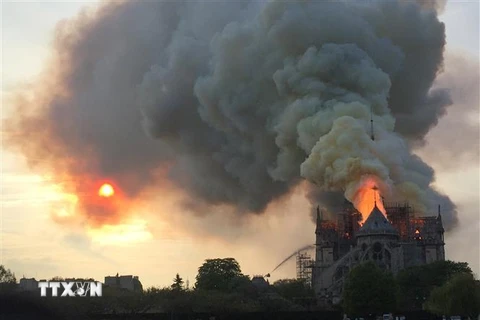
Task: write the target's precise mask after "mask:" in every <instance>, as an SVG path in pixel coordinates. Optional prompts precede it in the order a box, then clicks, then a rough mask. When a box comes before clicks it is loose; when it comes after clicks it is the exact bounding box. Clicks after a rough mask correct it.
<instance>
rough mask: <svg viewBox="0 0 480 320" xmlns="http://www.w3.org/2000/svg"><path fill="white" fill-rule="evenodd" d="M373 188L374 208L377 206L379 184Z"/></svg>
mask: <svg viewBox="0 0 480 320" xmlns="http://www.w3.org/2000/svg"><path fill="white" fill-rule="evenodd" d="M372 190H373V191H374V192H373V203H374V204H375V205H374V208H376V207H377V190H378V188H377V186H376V185H375V186H373V188H372Z"/></svg>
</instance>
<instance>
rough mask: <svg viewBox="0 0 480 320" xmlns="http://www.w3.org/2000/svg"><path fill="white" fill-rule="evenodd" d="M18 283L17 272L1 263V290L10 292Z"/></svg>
mask: <svg viewBox="0 0 480 320" xmlns="http://www.w3.org/2000/svg"><path fill="white" fill-rule="evenodd" d="M16 285H17V279H16V278H15V274H14V273H13V272H12V271H10V269H7V268H5V267H4V266H3V265H0V291H1V292H9V291H13V290H14V289H15V287H16Z"/></svg>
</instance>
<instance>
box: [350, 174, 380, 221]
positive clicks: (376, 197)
mask: <svg viewBox="0 0 480 320" xmlns="http://www.w3.org/2000/svg"><path fill="white" fill-rule="evenodd" d="M353 204H354V205H355V208H356V209H357V210H358V211H359V212H360V213H361V214H362V217H363V221H365V220H367V218H368V216H369V215H370V212H372V210H373V208H374V207H375V204H376V205H377V208H378V209H379V210H380V211H381V212H382V213H383V214H384V215H385V216H387V212H386V210H385V208H384V206H383V202H382V197H381V194H380V190H379V189H378V188H377V183H376V181H375V179H373V178H367V179H365V180H364V181H362V184H361V185H360V188H358V191H357V192H356V193H355V196H354V200H353Z"/></svg>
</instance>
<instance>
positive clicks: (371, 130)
mask: <svg viewBox="0 0 480 320" xmlns="http://www.w3.org/2000/svg"><path fill="white" fill-rule="evenodd" d="M370 138H371V139H372V141H375V134H374V132H373V110H372V106H370Z"/></svg>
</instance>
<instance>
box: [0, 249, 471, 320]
mask: <svg viewBox="0 0 480 320" xmlns="http://www.w3.org/2000/svg"><path fill="white" fill-rule="evenodd" d="M55 279H58V278H54V280H55ZM252 280H253V281H252ZM15 284H16V279H15V275H14V274H13V273H12V272H11V271H10V270H8V269H6V268H5V267H3V266H0V293H1V292H4V293H5V292H13V291H14V290H15V289H14V288H15ZM22 294H23V295H24V296H25V295H28V293H22ZM342 295H343V296H342V298H343V299H342V303H341V304H340V305H338V306H332V307H333V308H334V309H336V310H338V311H342V312H346V313H347V314H349V315H352V316H353V315H358V316H365V315H368V314H381V313H384V312H408V311H417V310H427V311H430V312H432V313H434V314H437V315H463V316H471V317H476V316H477V315H478V314H479V312H480V283H479V281H478V280H476V279H475V277H474V275H473V272H472V270H471V269H470V267H469V266H468V264H467V263H460V262H452V261H439V262H435V263H432V264H428V265H424V266H418V267H412V268H408V269H404V270H402V271H400V272H399V273H398V274H397V275H396V276H394V275H393V274H391V273H389V272H387V271H384V270H381V269H379V268H378V267H377V266H376V265H375V264H373V263H367V264H361V265H359V266H357V267H355V268H353V269H352V270H351V272H350V273H349V275H348V276H347V278H346V280H345V285H344V288H343V292H342ZM30 299H31V301H34V302H35V303H37V304H38V303H41V304H43V305H46V306H47V307H48V308H50V309H51V310H56V311H58V312H59V313H60V314H65V315H68V317H69V318H72V317H71V316H72V315H77V316H79V317H83V318H86V316H88V314H102V313H103V314H112V313H121V314H125V313H127V314H139V313H202V312H210V313H236V312H270V311H275V312H279V311H306V310H318V309H319V308H321V307H319V306H318V304H317V299H316V297H315V293H314V291H313V289H312V288H311V287H310V286H309V285H308V284H307V283H306V282H305V281H303V280H300V279H282V280H278V281H276V282H274V283H273V285H270V284H269V283H268V281H265V279H264V278H262V277H259V278H256V279H251V278H250V277H249V276H247V275H245V274H243V273H242V271H241V268H240V265H239V264H238V262H237V261H236V260H235V259H234V258H223V259H220V258H219V259H207V260H206V261H205V262H204V263H203V264H202V265H201V266H200V267H199V268H198V274H197V276H196V278H195V284H194V286H193V288H191V289H190V288H186V286H185V283H184V280H183V278H182V277H181V276H180V275H179V274H176V275H175V276H174V277H173V279H172V284H171V285H170V286H167V287H163V288H159V287H151V288H148V289H146V290H143V291H141V292H133V291H128V290H122V289H119V288H114V287H108V286H104V288H103V296H102V297H101V298H98V297H85V298H67V299H55V298H40V297H38V295H34V294H32V293H30ZM60 302H61V303H60Z"/></svg>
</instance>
